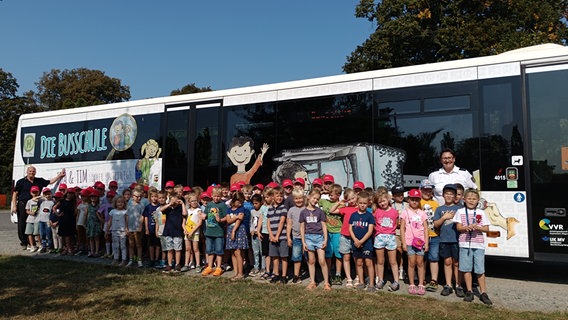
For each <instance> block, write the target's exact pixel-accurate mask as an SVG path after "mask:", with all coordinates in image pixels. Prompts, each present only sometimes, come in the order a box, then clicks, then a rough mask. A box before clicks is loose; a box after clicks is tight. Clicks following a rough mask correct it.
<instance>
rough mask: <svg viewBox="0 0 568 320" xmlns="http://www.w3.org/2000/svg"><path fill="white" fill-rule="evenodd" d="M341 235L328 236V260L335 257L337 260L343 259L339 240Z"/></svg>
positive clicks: (326, 253) (326, 252)
mask: <svg viewBox="0 0 568 320" xmlns="http://www.w3.org/2000/svg"><path fill="white" fill-rule="evenodd" d="M340 237H341V234H339V233H329V232H328V234H327V247H325V257H326V258H327V259H329V258H331V257H333V256H335V257H336V258H337V259H341V258H342V255H341V253H340V252H339V238H340Z"/></svg>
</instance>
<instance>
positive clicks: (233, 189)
mask: <svg viewBox="0 0 568 320" xmlns="http://www.w3.org/2000/svg"><path fill="white" fill-rule="evenodd" d="M229 190H231V191H239V190H241V186H239V184H238V183H233V184H232V185H231V188H230V189H229Z"/></svg>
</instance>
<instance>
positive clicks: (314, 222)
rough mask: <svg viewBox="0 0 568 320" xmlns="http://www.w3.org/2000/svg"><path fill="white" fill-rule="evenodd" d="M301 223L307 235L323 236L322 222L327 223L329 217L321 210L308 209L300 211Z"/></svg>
mask: <svg viewBox="0 0 568 320" xmlns="http://www.w3.org/2000/svg"><path fill="white" fill-rule="evenodd" d="M298 221H300V223H302V222H303V223H304V227H305V229H304V230H305V233H306V234H321V235H323V228H322V226H321V223H322V221H323V222H326V221H327V216H326V215H325V212H323V210H322V209H320V208H315V209H314V210H310V209H308V208H304V209H303V210H302V211H300V218H299V219H298Z"/></svg>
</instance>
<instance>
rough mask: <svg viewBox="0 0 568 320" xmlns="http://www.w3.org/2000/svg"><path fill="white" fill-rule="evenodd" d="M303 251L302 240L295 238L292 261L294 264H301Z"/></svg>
mask: <svg viewBox="0 0 568 320" xmlns="http://www.w3.org/2000/svg"><path fill="white" fill-rule="evenodd" d="M303 249H304V248H303V245H302V239H300V238H294V239H293V240H292V257H291V258H290V260H292V262H301V261H302V253H303V251H304V250H303Z"/></svg>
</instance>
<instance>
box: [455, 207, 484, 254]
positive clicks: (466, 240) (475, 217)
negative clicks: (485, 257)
mask: <svg viewBox="0 0 568 320" xmlns="http://www.w3.org/2000/svg"><path fill="white" fill-rule="evenodd" d="M466 210H467V211H466ZM466 212H467V214H466ZM468 220H469V221H468ZM452 221H453V222H456V223H461V224H462V225H463V226H469V225H471V224H474V223H477V224H478V225H480V226H488V225H489V220H487V217H486V216H485V212H484V211H483V210H482V209H475V210H471V209H467V208H465V207H464V208H460V209H458V211H456V214H455V215H454V219H453V220H452ZM458 242H459V246H460V248H472V249H485V235H484V234H483V232H481V231H479V230H475V231H470V232H462V233H460V236H459V239H458Z"/></svg>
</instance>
